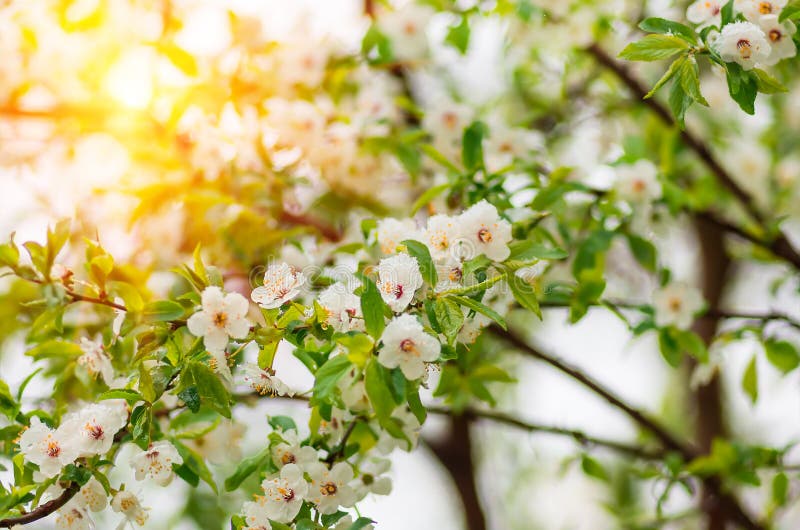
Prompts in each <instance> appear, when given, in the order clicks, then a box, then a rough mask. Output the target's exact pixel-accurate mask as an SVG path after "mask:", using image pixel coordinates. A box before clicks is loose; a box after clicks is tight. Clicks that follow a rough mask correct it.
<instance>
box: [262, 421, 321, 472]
mask: <svg viewBox="0 0 800 530" xmlns="http://www.w3.org/2000/svg"><path fill="white" fill-rule="evenodd" d="M281 436H282V437H283V439H284V440H286V442H283V443H279V444H278V445H276V446H275V447H273V448H272V461H273V462H274V463H275V465H276V466H278V467H279V468H280V467H283V466H285V465H287V464H296V465H297V466H298V467H300V469H302V470H304V471H305V470H306V469H307V468H308V466H309V465H311V464H313V463H314V462H317V461H319V453H318V452H317V450H316V449H314V448H313V447H311V446H309V445H300V439H299V437H298V435H297V431H294V430H290V431H287V432H284V433H282V434H281Z"/></svg>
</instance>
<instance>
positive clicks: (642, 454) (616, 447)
mask: <svg viewBox="0 0 800 530" xmlns="http://www.w3.org/2000/svg"><path fill="white" fill-rule="evenodd" d="M427 410H428V412H430V413H432V414H447V415H452V414H456V413H455V412H454V411H451V410H448V409H446V408H444V407H437V406H429V407H427ZM461 414H462V415H463V416H464V417H466V418H467V419H469V420H471V421H476V420H488V421H491V422H495V423H501V424H504V425H508V426H511V427H515V428H517V429H521V430H524V431H528V432H538V433H543V434H553V435H556V436H566V437H568V438H572V439H574V440H575V441H576V442H577V443H578V444H580V445H581V446H583V447H587V448H588V447H592V446H596V447H604V448H606V449H611V450H612V451H616V452H618V453H622V454H626V455H629V456H634V457H636V458H641V459H642V460H657V461H660V460H663V459H664V457H665V456H666V455H665V452H664V451H662V450H651V449H647V448H644V447H639V446H637V445H630V444H625V443H622V442H617V441H614V440H608V439H605V438H598V437H595V436H590V435H588V434H586V433H585V432H583V431H580V430H576V429H565V428H562V427H555V426H552V425H541V424H538V423H531V422H527V421H523V420H520V419H518V418H515V417H513V416H511V415H509V414H505V413H503V412H495V411H491V410H478V409H472V408H468V409H466V410H464V411H463V412H462V413H461Z"/></svg>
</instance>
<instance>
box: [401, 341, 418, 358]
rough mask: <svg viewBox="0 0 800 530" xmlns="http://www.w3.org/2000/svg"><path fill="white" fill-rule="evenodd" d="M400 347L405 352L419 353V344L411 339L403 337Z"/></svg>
mask: <svg viewBox="0 0 800 530" xmlns="http://www.w3.org/2000/svg"><path fill="white" fill-rule="evenodd" d="M400 349H401V350H402V351H403V352H404V353H413V354H414V355H416V354H417V353H418V352H417V345H416V344H415V343H414V341H413V340H411V339H403V341H402V342H401V343H400Z"/></svg>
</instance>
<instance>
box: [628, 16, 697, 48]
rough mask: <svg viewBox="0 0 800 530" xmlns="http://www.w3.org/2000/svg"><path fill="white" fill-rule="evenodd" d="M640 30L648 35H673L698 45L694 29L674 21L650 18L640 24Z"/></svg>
mask: <svg viewBox="0 0 800 530" xmlns="http://www.w3.org/2000/svg"><path fill="white" fill-rule="evenodd" d="M639 29H641V30H642V31H646V32H648V33H668V34H669V33H671V34H673V35H676V36H678V37H682V38H683V39H685V40H687V41H689V42H690V43H692V44H697V33H695V31H694V30H693V29H692V28H690V27H689V26H685V25H683V24H681V23H679V22H673V21H672V20H667V19H664V18H658V17H649V18H646V19H644V20H642V21H641V22H640V23H639Z"/></svg>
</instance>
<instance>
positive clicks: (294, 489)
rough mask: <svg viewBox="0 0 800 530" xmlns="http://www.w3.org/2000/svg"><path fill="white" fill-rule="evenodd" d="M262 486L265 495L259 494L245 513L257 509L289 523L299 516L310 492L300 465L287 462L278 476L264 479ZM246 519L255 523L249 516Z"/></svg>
mask: <svg viewBox="0 0 800 530" xmlns="http://www.w3.org/2000/svg"><path fill="white" fill-rule="evenodd" d="M261 488H262V489H263V490H264V495H263V496H257V497H256V502H254V503H248V504H249V505H251V506H249V507H248V506H247V505H246V507H245V513H246V514H247V513H248V511H253V510H256V511H257V512H258V513H259V515H261V514H263V515H266V517H267V519H272V520H274V521H278V522H279V523H288V522H290V521H291V520H292V519H294V518H295V516H297V512H299V511H300V507H301V506H302V505H303V499H304V498H305V496H306V494H307V493H308V482H306V479H305V478H303V470H302V469H301V468H300V467H299V466H297V465H296V464H286V465H285V466H283V467H282V468H281V472H280V475H279V476H278V477H275V478H272V479H266V480H264V481H263V482H262V483H261ZM252 505H255V506H252ZM248 508H249V510H248ZM246 521H247V523H248V524H250V525H251V526H252V525H253V523H252V522H251V521H250V517H249V516H247V517H246Z"/></svg>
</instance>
